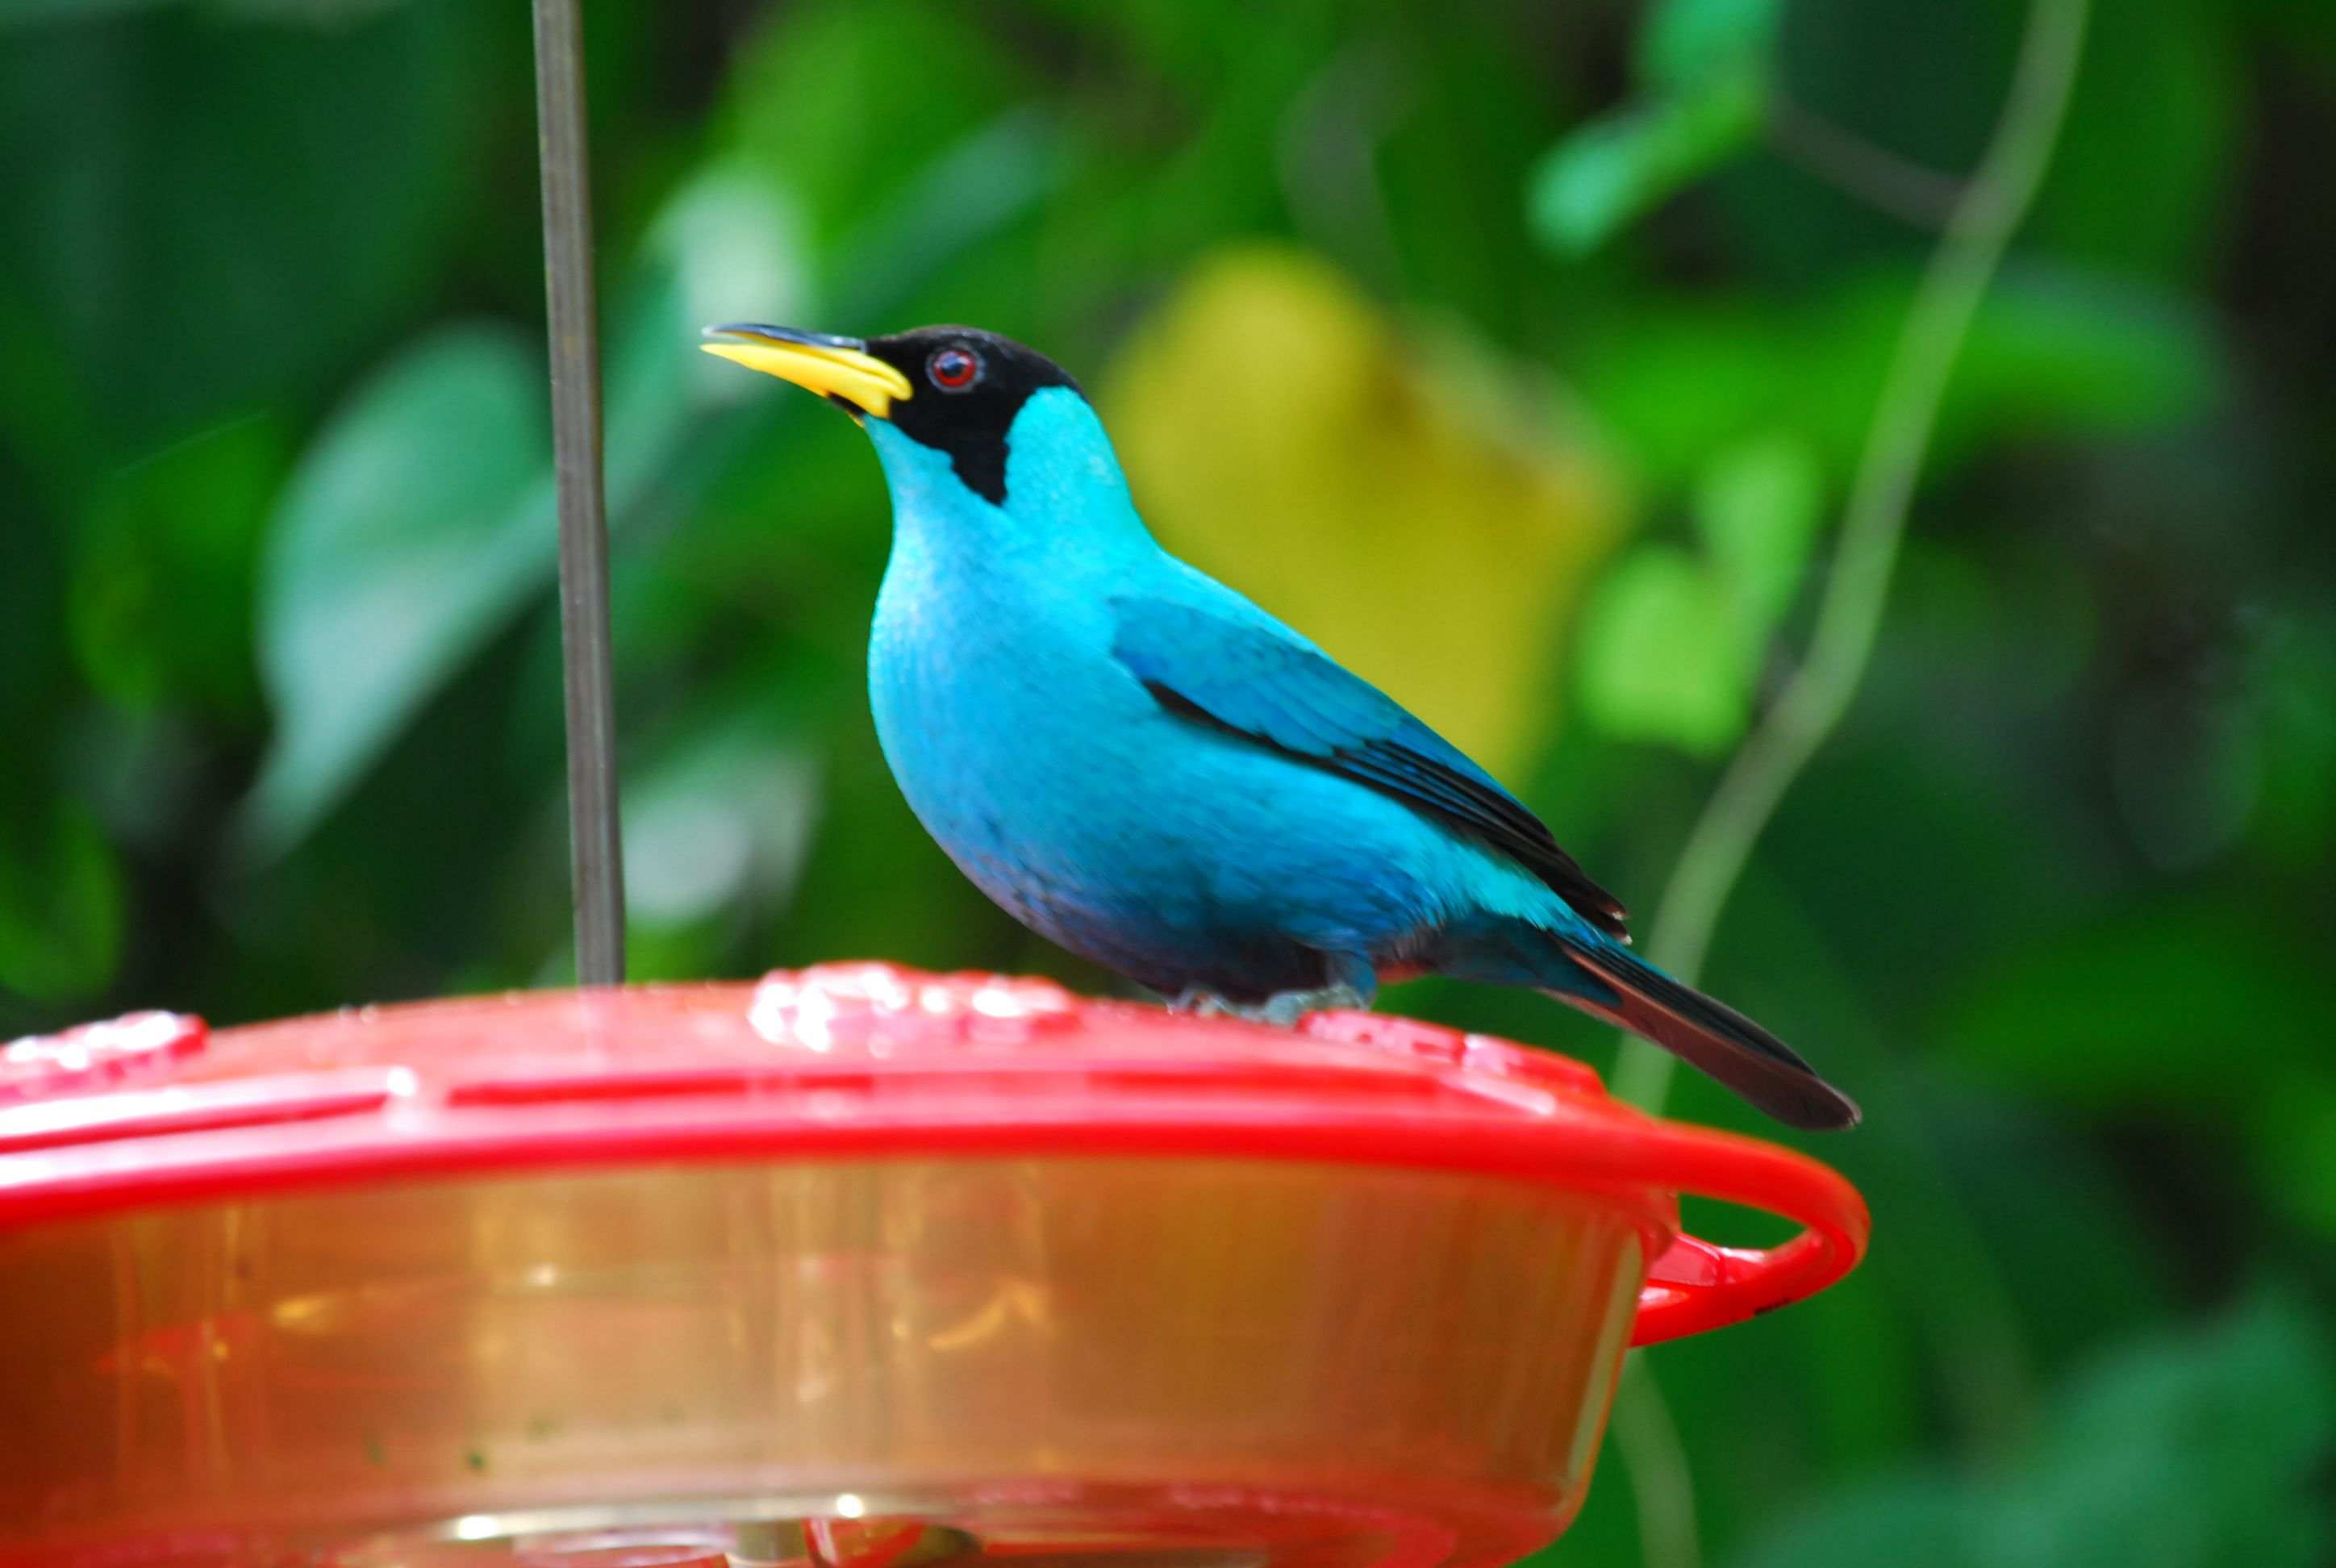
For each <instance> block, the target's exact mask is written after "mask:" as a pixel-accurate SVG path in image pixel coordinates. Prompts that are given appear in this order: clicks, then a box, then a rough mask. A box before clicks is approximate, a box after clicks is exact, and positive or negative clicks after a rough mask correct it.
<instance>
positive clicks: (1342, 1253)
mask: <svg viewBox="0 0 2336 1568" xmlns="http://www.w3.org/2000/svg"><path fill="white" fill-rule="evenodd" d="M0 1063H5V1065H4V1066H0V1411H5V1419H0V1568H33V1565H34V1564H38V1565H40V1568H65V1565H73V1568H98V1565H100V1564H102V1565H104V1568H133V1565H134V1568H165V1565H167V1568H268V1565H273V1564H292V1563H299V1564H304V1565H310V1568H462V1565H474V1568H494V1565H495V1564H498V1563H515V1564H524V1565H525V1568H686V1565H694V1564H701V1563H702V1564H704V1565H706V1568H747V1565H750V1564H752V1565H768V1564H778V1563H789V1564H798V1565H800V1568H893V1565H895V1564H900V1565H904V1568H905V1565H916V1568H923V1565H925V1564H930V1563H939V1562H940V1561H941V1560H944V1559H947V1560H950V1561H952V1562H959V1563H966V1564H968V1565H969V1564H970V1563H973V1562H974V1560H976V1559H997V1560H999V1561H1001V1562H1006V1561H1017V1562H1018V1563H1020V1564H1021V1565H1022V1568H1068V1565H1073V1564H1076V1568H1122V1565H1124V1568H1162V1565H1163V1564H1164V1565H1167V1568H1231V1565H1240V1568H1251V1565H1254V1568H1468V1565H1475V1564H1484V1565H1486V1568H1491V1565H1494V1564H1499V1563H1506V1562H1508V1561H1510V1560H1512V1559H1514V1558H1515V1557H1517V1556H1520V1555H1522V1554H1523V1553H1526V1552H1528V1551H1531V1550H1533V1548H1535V1547H1537V1546H1539V1545H1542V1544H1544V1543H1546V1542H1548V1541H1549V1540H1550V1539H1552V1537H1553V1536H1555V1535H1556V1534H1558V1533H1559V1532H1560V1531H1561V1530H1562V1528H1563V1527H1564V1525H1565V1524H1566V1523H1567V1521H1568V1520H1569V1519H1570V1518H1571V1517H1572V1514H1573V1512H1574V1510H1575V1509H1576V1508H1577V1507H1578V1506H1579V1505H1580V1503H1581V1501H1582V1493H1583V1488H1584V1486H1585V1485H1587V1483H1588V1480H1589V1477H1590V1472H1591V1462H1592V1459H1593V1458H1594V1456H1595V1455H1596V1453H1597V1449H1598V1444H1599V1439H1600V1437H1601V1431H1602V1428H1603V1426H1604V1423H1605V1418H1606V1413H1607V1409H1608V1407H1609V1404H1610V1401H1611V1398H1612V1394H1613V1390H1614V1386H1615V1379H1616V1377H1617V1375H1618V1372H1619V1370H1620V1368H1621V1359H1622V1353H1623V1351H1624V1349H1626V1348H1627V1347H1628V1346H1630V1345H1632V1344H1649V1343H1652V1342H1654V1341H1657V1340H1661V1339H1670V1338H1673V1337H1676V1336H1678V1335H1681V1334H1687V1333H1693V1332H1698V1331H1700V1330H1703V1329H1713V1328H1718V1327H1719V1326H1721V1325H1723V1324H1728V1323H1731V1322H1736V1321H1738V1320H1743V1319H1746V1318H1749V1317H1751V1316H1753V1315H1755V1314H1757V1313H1759V1312H1763V1311H1767V1310H1769V1309H1771V1308H1774V1307H1778V1306H1782V1305H1784V1304H1786V1302H1789V1301H1792V1300H1796V1299H1797V1298H1799V1297H1802V1296H1806V1295H1807V1294H1809V1293H1810V1292H1812V1291H1815V1290H1819V1289H1822V1288H1823V1287H1824V1286H1825V1285H1827V1284H1829V1283H1830V1282H1832V1281H1834V1280H1835V1279H1838V1278H1839V1277H1840V1276H1841V1275H1842V1274H1843V1273H1844V1272H1845V1271H1847V1270H1848V1269H1849V1268H1850V1267H1851V1266H1852V1265H1853V1264H1854V1262H1855V1261H1856V1259H1857V1257H1858V1255H1859V1253H1860V1251H1861V1250H1862V1249H1863V1246H1864V1240H1865V1233H1866V1219H1865V1214H1864V1207H1863V1205H1862V1204H1861V1203H1860V1202H1859V1200H1858V1198H1857V1195H1856V1193H1854V1191H1853V1190H1852V1189H1851V1188H1850V1186H1849V1185H1848V1184H1847V1183H1845V1182H1844V1181H1843V1180H1842V1179H1841V1178H1840V1177H1839V1176H1837V1175H1835V1174H1833V1173H1832V1172H1831V1171H1829V1170H1827V1169H1826V1168H1825V1167H1824V1166H1822V1165H1819V1164H1815V1162H1813V1161H1810V1160H1808V1159H1806V1158H1805V1157H1803V1156H1801V1155H1798V1154H1792V1153H1788V1152H1786V1151H1785V1150H1782V1149H1779V1148H1776V1147H1772V1146H1770V1145H1767V1144H1761V1143H1757V1142H1753V1141H1750V1140H1747V1139H1744V1138H1738V1137H1733V1136H1729V1135H1722V1134H1718V1133H1713V1132H1708V1131H1704V1130H1700V1129H1696V1128H1691V1127H1687V1126H1682V1125H1676V1124H1672V1123H1668V1122H1663V1121H1659V1120H1655V1119H1652V1118H1650V1117H1648V1116H1645V1115H1640V1113H1638V1112H1637V1111H1635V1110H1632V1109H1630V1108H1629V1107H1627V1106H1625V1105H1621V1104H1619V1103H1617V1102H1615V1101H1613V1100H1611V1099H1610V1098H1609V1097H1608V1096H1606V1094H1605V1092H1604V1091H1603V1089H1602V1088H1601V1086H1600V1084H1599V1082H1598V1079H1597V1077H1596V1076H1595V1075H1594V1074H1593V1073H1591V1071H1590V1070H1589V1069H1587V1068H1586V1067H1583V1066H1579V1065H1578V1064H1575V1063H1573V1062H1572V1061H1570V1060H1568V1059H1566V1058H1563V1057H1555V1056H1552V1055H1549V1054H1546V1053H1543V1052H1538V1051H1533V1050H1527V1049H1524V1048H1522V1047H1515V1046H1512V1045H1508V1044H1505V1043H1504V1042H1501V1041H1498V1040H1494V1039H1489V1038H1485V1037H1478V1036H1468V1035H1461V1034H1458V1033H1455V1032H1453V1031H1450V1030H1446V1029H1444V1028H1440V1027H1431V1026H1428V1025H1424V1024H1419V1023H1415V1022H1411V1021H1409V1020H1406V1019H1402V1018H1388V1017H1384V1016H1377V1015H1371V1014H1363V1013H1329V1014H1321V1015H1317V1016H1315V1017H1313V1018H1309V1019H1308V1020H1307V1021H1306V1022H1305V1023H1304V1025H1303V1026H1301V1027H1300V1029H1299V1031H1298V1032H1297V1033H1295V1034H1293V1033H1290V1032H1288V1031H1282V1030H1274V1029H1269V1028H1265V1027H1260V1026H1256V1025H1251V1024H1247V1023H1241V1022H1236V1021H1231V1020H1222V1019H1198V1018H1179V1017H1172V1016H1170V1015H1168V1014H1166V1013H1163V1012H1162V1011H1160V1010H1159V1009H1157V1008H1146V1007H1139V1006H1135V1005H1132V1004H1124V1003H1111V1002H1089V1001H1083V1000H1080V999H1078V998H1074V997H1072V996H1071V995H1069V994H1068V993H1066V992H1065V991H1063V990H1061V989H1058V988H1056V987H1055V986H1053V985H1051V984H1047V983H1044V982H1037V981H1029V980H1013V979H997V978H993V977H965V976H956V977H935V976H930V975H923V974H917V973H912V972H908V971H903V970H900V969H891V968H888V967H884V966H881V965H867V966H839V967H831V968H825V969H813V970H810V971H807V972H804V973H801V974H779V975H774V976H771V977H770V978H768V979H764V981H762V982H761V983H760V984H759V985H752V986H749V985H739V984H709V985H701V986H684V987H671V988H662V987H652V988H633V989H610V990H584V991H576V992H545V993H533V994H524V995H513V996H508V997H501V998H487V999H477V1000H464V1001H443V1002H427V1003H419V1004H414V1005H410V1006H404V1007H392V1008H379V1009H375V1008H365V1009H352V1010H345V1011H343V1012H340V1013H337V1014H332V1015H326V1016H322V1017H318V1018H303V1019H295V1020H292V1021H289V1022H284V1023H276V1024H266V1025H260V1026H257V1027H248V1028H239V1029H229V1030H223V1031H220V1032H218V1033H216V1034H212V1033H209V1032H208V1031H206V1029H205V1028H204V1026H203V1025H202V1024H201V1022H200V1021H199V1020H197V1019H194V1018H186V1017H181V1016H177V1015H171V1014H161V1013H151V1014H142V1015H135V1016H132V1017H131V1018H123V1019H120V1020H117V1021H115V1022H113V1023H110V1024H102V1025H97V1026H92V1027H86V1028H83V1029H80V1030H74V1031H71V1032H69V1033H67V1034H64V1035H62V1036H56V1037H36V1038H34V1039H29V1040H24V1041H19V1042H17V1043H16V1044H15V1045H13V1046H10V1047H6V1048H5V1057H0ZM1679 1193H1702V1194H1706V1195H1708V1196H1712V1197H1717V1198H1722V1199H1726V1200H1729V1201H1732V1202H1735V1203H1743V1204H1747V1205H1750V1206H1753V1207H1757V1208H1762V1209H1767V1210H1769V1211H1772V1212H1774V1213H1777V1214H1781V1215H1784V1216H1786V1217H1787V1218H1790V1219H1792V1220H1794V1221H1796V1222H1798V1223H1799V1224H1801V1225H1802V1226H1803V1227H1804V1229H1803V1230H1802V1232H1800V1233H1799V1234H1798V1235H1797V1236H1796V1237H1795V1238H1794V1239H1792V1240H1791V1241H1789V1242H1786V1243H1784V1244H1783V1245H1781V1246H1778V1247H1776V1248H1773V1249H1769V1250H1764V1251H1749V1250H1737V1249H1733V1248H1727V1247H1718V1246H1714V1245H1711V1244H1709V1243H1707V1242H1701V1241H1698V1240H1697V1239H1695V1238H1693V1237H1691V1236H1688V1235H1685V1234H1683V1233H1682V1232H1681V1231H1680V1228H1679V1213H1678V1204H1677V1195H1678V1194H1679Z"/></svg>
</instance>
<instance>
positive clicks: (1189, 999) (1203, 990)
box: [1168, 986, 1249, 1018]
mask: <svg viewBox="0 0 2336 1568" xmlns="http://www.w3.org/2000/svg"><path fill="white" fill-rule="evenodd" d="M1168 1010H1169V1011H1170V1012H1172V1013H1189V1014H1191V1015H1192V1017H1193V1018H1246V1017H1248V1016H1249V1015H1248V1014H1246V1013H1244V1012H1243V1011H1242V1010H1241V1008H1239V1007H1237V1006H1235V1005H1234V1004H1233V1003H1231V1002H1229V1001H1227V1000H1226V999H1225V998H1222V997H1221V996H1219V995H1217V993H1216V992H1214V991H1212V990H1210V989H1208V988H1207V987H1205V986H1186V987H1185V988H1184V989H1183V990H1181V991H1178V992H1177V993H1176V994H1175V995H1174V996H1173V997H1170V998H1168Z"/></svg>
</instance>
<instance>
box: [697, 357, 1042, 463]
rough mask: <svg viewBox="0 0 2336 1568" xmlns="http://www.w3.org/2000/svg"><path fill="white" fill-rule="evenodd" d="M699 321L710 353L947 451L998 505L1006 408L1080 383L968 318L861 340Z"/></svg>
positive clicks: (1015, 409)
mask: <svg viewBox="0 0 2336 1568" xmlns="http://www.w3.org/2000/svg"><path fill="white" fill-rule="evenodd" d="M706 336H709V337H714V338H716V339H720V340H722V341H717V342H714V343H709V344H707V345H706V348H707V350H708V351H709V352H711V353H715V354H719V355H723V356H724V357H725V358H728V359H735V360H736V361H738V363H740V364H742V365H748V366H750V367H752V368H754V369H756V370H762V371H767V372H768V373H770V374H771V375H777V376H783V377H784V378H785V379H786V380H789V381H792V382H794V383H796V384H797V385H802V386H807V387H809V388H811V389H812V390H813V391H814V392H817V393H819V394H822V396H825V397H826V398H828V399H829V400H830V401H831V402H833V403H835V404H839V405H840V406H842V407H843V408H844V409H846V410H847V411H849V412H850V413H851V414H852V416H853V417H854V418H858V417H861V416H862V415H871V414H872V415H873V416H875V417H876V418H879V419H885V420H889V421H891V424H892V425H893V426H894V428H896V429H898V430H899V431H900V433H902V434H903V435H906V436H909V437H910V439H912V440H915V441H919V442H921V443H924V444H925V445H927V446H930V447H932V448H934V449H935V450H936V451H939V452H945V453H948V454H949V464H950V466H951V467H952V468H954V469H955V470H956V471H957V475H958V477H959V479H961V480H963V481H964V482H965V484H966V486H967V488H968V489H970V490H971V491H973V492H974V493H976V494H977V495H980V496H983V497H985V498H986V499H988V500H989V501H991V502H997V503H998V504H1001V505H1002V504H1003V503H1004V502H1005V500H1006V448H1007V433H1008V432H1009V431H1011V430H1012V429H1013V426H1014V416H1015V415H1016V414H1019V413H1021V412H1022V405H1023V404H1025V403H1027V402H1028V401H1029V399H1030V395H1031V394H1033V393H1035V392H1037V391H1039V390H1041V389H1042V388H1045V387H1049V386H1067V387H1069V388H1070V389H1071V390H1072V391H1073V392H1079V384H1078V383H1077V382H1076V381H1074V380H1072V379H1071V377H1070V375H1069V373H1068V372H1066V371H1065V370H1064V369H1063V367H1062V366H1060V365H1056V363H1055V362H1054V361H1053V360H1051V359H1048V358H1047V357H1046V355H1043V354H1040V353H1038V352H1037V350H1036V349H1031V348H1025V347H1024V346H1022V345H1020V344H1018V343H1017V342H1015V341H1014V340H1013V339H1012V338H1010V337H1000V336H998V334H996V333H994V332H984V331H982V330H981V329H980V328H978V327H974V326H920V327H917V328H915V329H914V330H912V331H909V332H896V333H894V334H892V335H891V336H888V337H871V338H867V339H865V340H863V339H861V338H856V337H831V336H826V335H825V334H822V333H812V332H803V331H799V330H797V329H795V328H793V327H786V326H748V325H742V326H709V327H707V328H706ZM1081 395H1082V396H1084V395H1085V394H1084V393H1081Z"/></svg>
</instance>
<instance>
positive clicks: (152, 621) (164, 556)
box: [68, 417, 287, 716]
mask: <svg viewBox="0 0 2336 1568" xmlns="http://www.w3.org/2000/svg"><path fill="white" fill-rule="evenodd" d="M286 445H287V443H286V440H285V434H284V431H283V428H282V426H281V424H278V423H277V421H275V420H271V419H266V418H258V417H255V418H248V419H240V420H234V421H230V422H229V423H228V424H223V425H220V426H218V427H216V428H214V429H211V430H209V431H205V432H203V433H201V434H200V435H197V436H192V437H190V438H189V439H188V440H186V441H183V442H180V443H178V444H176V445H174V446H172V447H170V448H169V449H167V450H165V451H163V452H161V453H158V454H157V455H155V456H154V457H151V458H150V459H148V460H146V461H145V462H143V463H135V464H132V465H131V466H130V467H129V468H126V469H123V470H121V471H119V472H116V473H114V474H112V476H110V477H109V478H108V480H107V481H106V482H104V483H103V484H102V485H101V486H99V488H98V491H97V493H96V495H95V496H94V498H93V499H92V502H91V505H90V509H89V512H88V515H87V516H86V517H85V518H84V520H83V524H82V528H81V531H80V534H81V536H80V539H79V541H78V543H79V547H80V548H79V552H78V559H77V560H75V561H74V563H73V583H72V589H71V597H70V601H69V605H68V612H69V620H70V626H71V629H72V634H73V650H74V653H75V655H76V657H78V659H79V661H80V664H81V667H82V671H83V674H84V675H85V676H86V677H88V679H89V682H90V684H91V685H92V687H95V688H96V689H97V690H99V691H101V692H102V693H103V694H105V696H107V698H108V699H109V700H111V701H112V702H113V703H114V704H115V705H116V706H122V707H125V708H131V709H144V708H151V707H154V706H160V705H163V704H168V703H181V704H186V705H189V706H200V707H207V708H210V709H212V710H214V711H217V712H220V713H224V714H229V715H238V716H240V715H242V714H245V713H248V712H249V711H250V710H251V709H253V708H254V707H256V706H258V689H257V680H256V672H255V669H254V667H253V663H252V648H251V641H250V635H251V579H252V568H253V557H254V555H255V553H256V552H257V549H258V541H259V537H260V531H261V525H262V523H263V521H264V520H265V519H266V517H267V515H268V504H269V502H270V501H271V499H272V498H273V495H274V492H275V489H276V486H277V483H278V482H279V481H280V480H281V478H282V475H283V472H284V468H285V464H286V462H287V452H286Z"/></svg>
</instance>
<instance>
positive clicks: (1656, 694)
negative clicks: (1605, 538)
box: [1580, 544, 1750, 756]
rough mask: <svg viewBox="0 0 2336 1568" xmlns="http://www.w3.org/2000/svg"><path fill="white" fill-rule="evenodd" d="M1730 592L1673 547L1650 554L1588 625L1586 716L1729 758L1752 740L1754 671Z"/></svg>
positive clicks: (1606, 584) (1596, 606)
mask: <svg viewBox="0 0 2336 1568" xmlns="http://www.w3.org/2000/svg"><path fill="white" fill-rule="evenodd" d="M1736 626H1737V622H1736V617H1735V615H1734V613H1733V611H1732V607H1731V606H1730V604H1729V601H1728V594H1727V591H1726V590H1725V589H1724V588H1723V587H1722V585H1721V584H1720V582H1719V581H1718V579H1716V578H1715V577H1714V576H1713V575H1712V573H1711V571H1710V570H1709V569H1708V568H1707V567H1706V566H1705V565H1704V564H1703V563H1702V562H1701V561H1699V560H1696V558H1695V557H1693V556H1691V555H1689V553H1687V551H1685V550H1679V549H1677V548H1676V547H1673V546H1670V545H1662V544H1649V545H1641V546H1640V547H1639V548H1638V549H1636V550H1632V551H1631V552H1630V554H1629V555H1627V556H1625V557H1623V558H1622V560H1621V562H1620V563H1618V564H1617V565H1616V566H1615V568H1614V569H1613V570H1611V572H1609V573H1607V574H1606V576H1605V577H1604V578H1603V579H1601V581H1600V582H1599V584H1598V587H1597V589H1595V590H1594V591H1593V592H1592V593H1591V598H1590V602H1589V604H1588V605H1587V606H1585V607H1584V609H1583V610H1582V645H1581V654H1580V657H1581V661H1582V666H1581V679H1582V710H1583V712H1584V713H1585V714H1587V715H1588V716H1589V717H1590V719H1591V722H1592V723H1594V724H1596V725H1597V726H1599V727H1600V728H1601V729H1603V730H1605V731H1606V732H1607V733H1608V734H1610V735H1616V736H1619V737H1621V738H1622V739H1624V740H1634V741H1654V742H1660V743H1664V744H1668V745H1676V746H1678V747H1679V749H1681V750H1682V751H1686V752H1689V753H1690V754H1692V755H1697V756H1712V755H1718V753H1720V752H1721V751H1724V750H1725V749H1726V748H1727V747H1728V744H1729V743H1730V742H1732V741H1734V740H1735V739H1736V737H1737V735H1741V734H1742V733H1743V731H1744V725H1745V721H1746V718H1747V700H1748V696H1749V691H1750V670H1749V665H1748V662H1747V655H1746V653H1745V648H1744V643H1743V640H1742V639H1741V638H1739V637H1737V630H1736Z"/></svg>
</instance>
